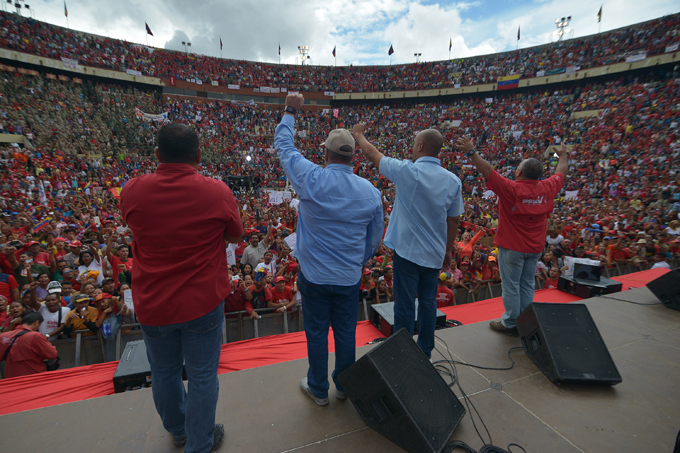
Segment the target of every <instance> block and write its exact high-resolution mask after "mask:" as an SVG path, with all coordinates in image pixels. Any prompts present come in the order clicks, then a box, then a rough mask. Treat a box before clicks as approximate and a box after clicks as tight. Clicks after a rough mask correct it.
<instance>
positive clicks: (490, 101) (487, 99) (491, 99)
mask: <svg viewBox="0 0 680 453" xmlns="http://www.w3.org/2000/svg"><path fill="white" fill-rule="evenodd" d="M484 100H485V101H486V103H487V104H491V103H492V102H493V98H486V99H484Z"/></svg>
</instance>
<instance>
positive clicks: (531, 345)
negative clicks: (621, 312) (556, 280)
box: [517, 302, 621, 385]
mask: <svg viewBox="0 0 680 453" xmlns="http://www.w3.org/2000/svg"><path fill="white" fill-rule="evenodd" d="M517 330H518V332H519V336H520V338H521V340H522V346H523V347H524V351H525V352H526V354H527V355H528V356H529V358H530V359H531V361H532V362H534V363H535V364H536V366H537V367H538V368H539V369H540V370H541V371H542V372H543V373H544V374H545V375H546V376H547V378H548V379H550V380H551V381H552V382H553V383H555V384H601V385H615V384H618V383H619V382H621V375H620V374H619V371H618V370H617V369H616V365H614V360H613V359H612V356H611V355H610V354H609V350H607V346H606V345H605V344H604V341H603V340H602V337H601V336H600V332H599V331H598V330H597V326H596V325H595V321H593V318H592V316H590V312H589V311H588V307H586V306H585V305H584V304H544V303H536V302H534V303H532V304H531V305H529V306H528V307H527V308H526V309H525V310H524V311H523V312H522V314H521V315H519V317H518V318H517Z"/></svg>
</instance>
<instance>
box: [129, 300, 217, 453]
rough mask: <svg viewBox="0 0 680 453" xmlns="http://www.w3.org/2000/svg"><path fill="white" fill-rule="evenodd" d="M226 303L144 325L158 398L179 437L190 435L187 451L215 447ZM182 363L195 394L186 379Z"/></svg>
mask: <svg viewBox="0 0 680 453" xmlns="http://www.w3.org/2000/svg"><path fill="white" fill-rule="evenodd" d="M223 320H224V302H220V304H219V306H218V307H217V308H215V309H214V310H213V311H211V312H210V313H208V314H207V315H204V316H201V317H200V318H197V319H194V320H193V321H189V322H185V323H180V324H169V325H167V326H144V325H142V332H143V333H144V343H146V353H147V356H148V358H149V365H151V375H152V379H153V382H152V385H151V389H152V390H153V400H154V403H155V404H156V411H158V415H160V416H161V420H162V421H163V427H164V428H165V429H166V430H167V431H168V432H169V433H170V434H172V436H173V437H179V438H181V437H184V436H185V435H186V436H187V444H186V446H185V448H184V451H185V452H186V453H194V452H207V451H210V448H211V447H212V443H213V433H214V430H215V408H216V406H217V396H218V393H219V383H218V381H217V368H218V365H219V362H220V352H221V343H222V321H223ZM182 362H184V366H185V368H186V371H187V379H188V381H189V393H188V394H187V392H186V390H185V389H184V384H183V383H182Z"/></svg>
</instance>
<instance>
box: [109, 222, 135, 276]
mask: <svg viewBox="0 0 680 453" xmlns="http://www.w3.org/2000/svg"><path fill="white" fill-rule="evenodd" d="M117 239H118V235H117V234H115V233H114V234H112V235H110V236H109V238H108V240H107V241H106V251H105V252H104V253H105V255H106V258H107V259H108V260H109V264H111V270H112V271H113V282H114V284H115V285H116V286H118V274H120V273H121V272H123V273H125V272H129V271H130V270H131V269H132V262H133V260H132V258H128V256H129V255H130V248H129V247H128V246H127V245H119V246H118V252H117V253H116V254H114V253H113V243H114V241H116V240H117Z"/></svg>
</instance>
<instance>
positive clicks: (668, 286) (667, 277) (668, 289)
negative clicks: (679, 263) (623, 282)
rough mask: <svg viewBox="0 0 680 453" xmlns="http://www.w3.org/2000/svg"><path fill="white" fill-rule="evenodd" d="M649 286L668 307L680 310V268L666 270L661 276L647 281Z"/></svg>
mask: <svg viewBox="0 0 680 453" xmlns="http://www.w3.org/2000/svg"><path fill="white" fill-rule="evenodd" d="M647 288H649V290H650V291H651V292H653V293H654V295H655V296H656V297H658V298H659V300H660V301H661V302H663V304H664V305H665V306H666V307H668V308H672V309H673V310H678V311H680V269H676V270H674V271H670V272H666V273H665V274H663V275H662V276H661V277H659V278H656V279H654V280H652V281H651V282H649V283H647Z"/></svg>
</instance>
